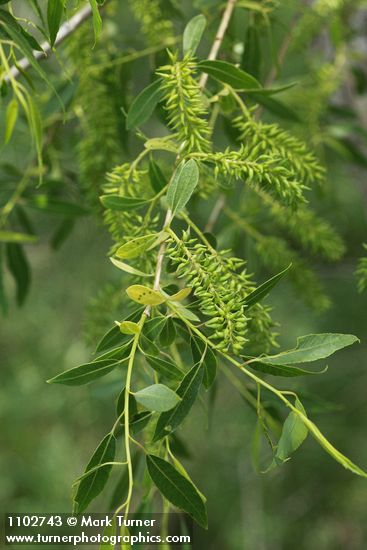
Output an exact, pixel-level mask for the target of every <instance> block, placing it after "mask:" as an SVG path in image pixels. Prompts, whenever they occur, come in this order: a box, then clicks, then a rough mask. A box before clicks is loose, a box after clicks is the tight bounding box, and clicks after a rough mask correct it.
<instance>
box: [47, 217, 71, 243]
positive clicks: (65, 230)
mask: <svg viewBox="0 0 367 550" xmlns="http://www.w3.org/2000/svg"><path fill="white" fill-rule="evenodd" d="M74 225H75V220H74V219H73V218H71V217H67V218H65V219H64V220H63V221H62V222H61V223H60V225H59V226H58V227H57V228H56V231H55V232H54V234H53V235H52V237H51V240H50V244H51V247H52V248H53V249H54V250H59V248H60V247H61V246H62V244H63V243H64V242H65V241H66V239H67V238H68V237H69V235H70V234H71V232H72V231H73V229H74Z"/></svg>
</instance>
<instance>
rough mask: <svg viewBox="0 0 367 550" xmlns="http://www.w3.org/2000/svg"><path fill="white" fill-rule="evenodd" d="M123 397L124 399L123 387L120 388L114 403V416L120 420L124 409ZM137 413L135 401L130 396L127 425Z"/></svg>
mask: <svg viewBox="0 0 367 550" xmlns="http://www.w3.org/2000/svg"><path fill="white" fill-rule="evenodd" d="M125 397H126V391H125V387H124V388H122V390H121V392H120V394H119V396H118V398H117V402H116V416H117V418H120V417H122V414H123V412H124V409H125ZM137 412H138V407H137V404H136V399H135V397H134V396H133V395H131V394H130V396H129V418H130V422H129V424H130V423H131V419H132V418H133V416H134V415H136V414H137Z"/></svg>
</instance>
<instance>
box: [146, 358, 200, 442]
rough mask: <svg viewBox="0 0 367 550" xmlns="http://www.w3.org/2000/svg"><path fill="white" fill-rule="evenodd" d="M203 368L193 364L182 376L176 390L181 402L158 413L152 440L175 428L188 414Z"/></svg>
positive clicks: (198, 387) (197, 391)
mask: <svg viewBox="0 0 367 550" xmlns="http://www.w3.org/2000/svg"><path fill="white" fill-rule="evenodd" d="M203 375H204V369H203V366H202V365H201V364H198V365H195V366H194V367H192V369H191V370H190V371H189V372H188V373H187V374H186V376H185V377H184V378H183V380H182V382H181V384H180V385H179V387H178V388H177V390H176V393H177V395H178V396H179V397H180V398H181V402H180V403H179V404H178V405H177V406H176V407H175V408H174V409H172V411H169V412H166V413H163V414H161V415H160V417H159V418H158V421H157V426H156V429H155V433H154V438H153V441H158V439H161V438H162V437H163V436H164V435H166V433H167V432H170V431H173V430H175V429H176V428H177V427H178V426H179V425H180V424H181V422H182V421H183V420H184V419H185V418H186V416H187V415H188V414H189V412H190V409H191V407H192V406H193V404H194V402H195V400H196V398H197V396H198V393H199V389H200V386H201V382H202V380H203Z"/></svg>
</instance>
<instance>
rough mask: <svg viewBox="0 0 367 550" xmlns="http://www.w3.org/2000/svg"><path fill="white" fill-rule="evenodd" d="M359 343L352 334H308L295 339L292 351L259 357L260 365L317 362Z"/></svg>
mask: <svg viewBox="0 0 367 550" xmlns="http://www.w3.org/2000/svg"><path fill="white" fill-rule="evenodd" d="M355 342H359V339H358V338H357V337H356V336H353V335H352V334H337V333H335V334H333V333H326V334H308V335H307V336H300V337H299V338H297V346H296V347H295V348H294V349H291V350H288V351H283V352H281V353H277V354H276V355H269V356H266V357H261V362H262V363H271V364H273V365H279V364H285V365H289V364H294V363H306V362H310V361H317V360H318V359H324V358H325V357H329V356H330V355H332V354H333V353H335V352H336V351H338V350H340V349H343V348H345V347H347V346H350V345H352V344H354V343H355Z"/></svg>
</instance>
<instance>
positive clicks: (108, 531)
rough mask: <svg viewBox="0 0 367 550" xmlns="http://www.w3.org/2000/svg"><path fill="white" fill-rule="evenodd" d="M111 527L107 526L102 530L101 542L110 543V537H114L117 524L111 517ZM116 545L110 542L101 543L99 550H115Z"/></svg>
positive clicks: (114, 517) (114, 518)
mask: <svg viewBox="0 0 367 550" xmlns="http://www.w3.org/2000/svg"><path fill="white" fill-rule="evenodd" d="M110 521H111V525H107V527H105V528H104V530H103V533H102V536H103V537H104V538H103V539H102V540H106V541H111V540H114V539H113V538H112V539H111V537H115V536H116V529H117V522H116V516H113V517H112V518H110ZM115 548H116V545H115V544H113V543H112V542H102V543H101V545H100V547H99V550H115Z"/></svg>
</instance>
